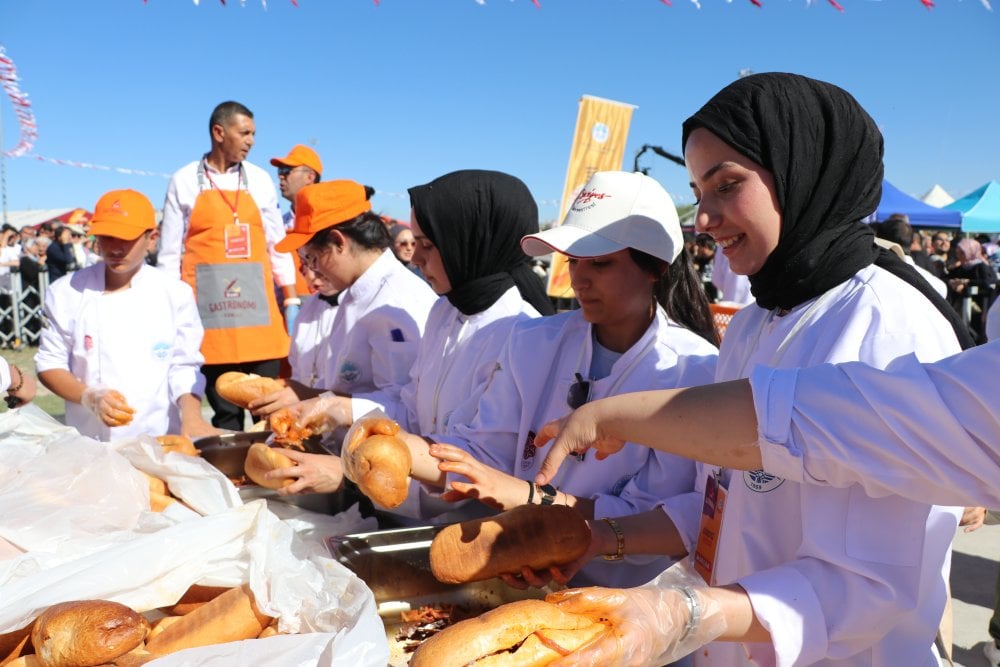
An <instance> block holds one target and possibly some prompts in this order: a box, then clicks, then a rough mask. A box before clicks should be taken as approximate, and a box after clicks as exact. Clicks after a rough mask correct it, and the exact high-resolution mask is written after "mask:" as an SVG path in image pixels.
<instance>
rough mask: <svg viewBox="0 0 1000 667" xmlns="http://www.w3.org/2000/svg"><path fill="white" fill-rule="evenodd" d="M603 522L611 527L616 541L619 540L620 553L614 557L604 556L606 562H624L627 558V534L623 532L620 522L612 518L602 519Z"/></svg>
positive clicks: (617, 552) (616, 553)
mask: <svg viewBox="0 0 1000 667" xmlns="http://www.w3.org/2000/svg"><path fill="white" fill-rule="evenodd" d="M601 521H604V522H605V523H607V524H608V525H609V526H611V530H613V531H614V533H615V539H617V540H618V551H616V552H615V553H614V555H612V556H609V555H607V554H604V556H603V558H604V560H622V559H624V558H625V533H624V532H623V531H622V527H621V526H619V525H618V522H617V521H615V520H614V519H612V518H610V517H606V516H604V517H601Z"/></svg>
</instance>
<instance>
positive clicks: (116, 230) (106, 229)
mask: <svg viewBox="0 0 1000 667" xmlns="http://www.w3.org/2000/svg"><path fill="white" fill-rule="evenodd" d="M150 229H156V212H155V211H154V210H153V205H152V204H151V203H150V202H149V199H147V198H146V195H144V194H142V193H141V192H136V191H135V190H112V191H111V192H108V193H107V194H105V195H103V196H102V197H101V198H100V199H98V200H97V205H96V206H94V217H93V218H91V220H90V233H91V234H93V235H94V236H112V237H114V238H116V239H123V240H125V241H132V240H135V239H137V238H139V237H140V236H142V234H143V232H146V231H148V230H150Z"/></svg>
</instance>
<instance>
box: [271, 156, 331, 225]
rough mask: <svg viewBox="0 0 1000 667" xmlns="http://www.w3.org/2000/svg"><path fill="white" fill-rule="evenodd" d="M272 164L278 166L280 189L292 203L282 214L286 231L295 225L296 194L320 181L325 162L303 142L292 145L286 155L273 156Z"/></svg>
mask: <svg viewBox="0 0 1000 667" xmlns="http://www.w3.org/2000/svg"><path fill="white" fill-rule="evenodd" d="M271 166H272V167H277V168H278V189H279V190H281V196H282V197H284V198H285V199H287V200H288V201H289V203H290V204H291V206H290V208H289V210H288V212H287V213H285V214H284V215H283V216H282V220H283V221H284V223H285V231H289V232H290V231H292V228H293V227H295V195H296V194H298V192H299V190H301V189H302V188H304V187H305V186H307V185H312V184H313V183H319V182H320V179H321V178H322V176H323V162H322V161H321V160H320V159H319V155H318V154H317V153H316V151H314V150H313V149H311V148H309V147H308V146H303V145H302V144H296V145H294V146H292V150H290V151H288V155H286V156H285V157H273V158H271Z"/></svg>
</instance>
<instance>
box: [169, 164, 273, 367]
mask: <svg viewBox="0 0 1000 667" xmlns="http://www.w3.org/2000/svg"><path fill="white" fill-rule="evenodd" d="M239 183H240V186H239V187H240V189H239V190H238V191H236V190H220V189H218V188H217V187H215V185H214V183H212V182H211V177H210V176H208V174H207V173H206V172H205V161H204V160H202V162H201V164H199V165H198V186H199V189H200V190H201V192H200V193H199V195H198V198H197V199H196V200H195V203H194V208H193V209H192V210H191V218H190V220H189V221H188V230H187V236H186V237H185V239H184V255H183V257H182V258H181V278H182V279H183V280H184V282H186V283H188V284H189V285H191V288H192V289H193V290H194V294H195V300H196V301H197V303H198V314H199V315H200V316H201V322H202V324H203V325H204V327H205V338H204V340H203V341H202V344H201V353H202V354H203V355H204V356H205V363H206V364H231V363H243V362H249V361H261V360H264V359H280V358H282V357H286V356H288V347H289V343H290V341H289V338H288V334H287V333H286V332H285V326H284V322H283V321H282V318H281V313H280V311H279V310H278V302H277V300H276V299H275V296H274V279H273V277H272V275H271V261H270V258H269V256H268V254H267V240H266V238H265V236H264V224H263V222H262V221H261V218H260V210H259V209H258V208H257V204H256V202H254V200H253V197H252V196H250V191H249V190H248V189H247V188H246V187H245V185H244V184H245V183H246V178H245V175H244V173H243V167H242V165H241V166H240V176H239Z"/></svg>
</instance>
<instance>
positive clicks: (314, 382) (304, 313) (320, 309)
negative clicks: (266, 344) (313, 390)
mask: <svg viewBox="0 0 1000 667" xmlns="http://www.w3.org/2000/svg"><path fill="white" fill-rule="evenodd" d="M338 308H339V306H337V305H332V304H330V303H327V302H326V301H324V300H323V299H321V298H320V295H319V294H312V295H310V296H309V297H307V298H306V300H305V301H303V302H302V306H301V307H300V308H299V314H298V316H297V317H296V318H295V327H294V329H293V330H292V345H291V347H290V348H289V350H288V364H289V366H291V367H292V379H293V380H297V381H298V382H301V383H302V384H304V385H306V386H307V387H320V386H322V377H323V375H324V374H325V373H326V368H327V366H328V365H329V363H330V354H331V350H330V344H329V340H328V339H329V337H330V332H331V331H333V321H334V319H336V317H337V309H338Z"/></svg>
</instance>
